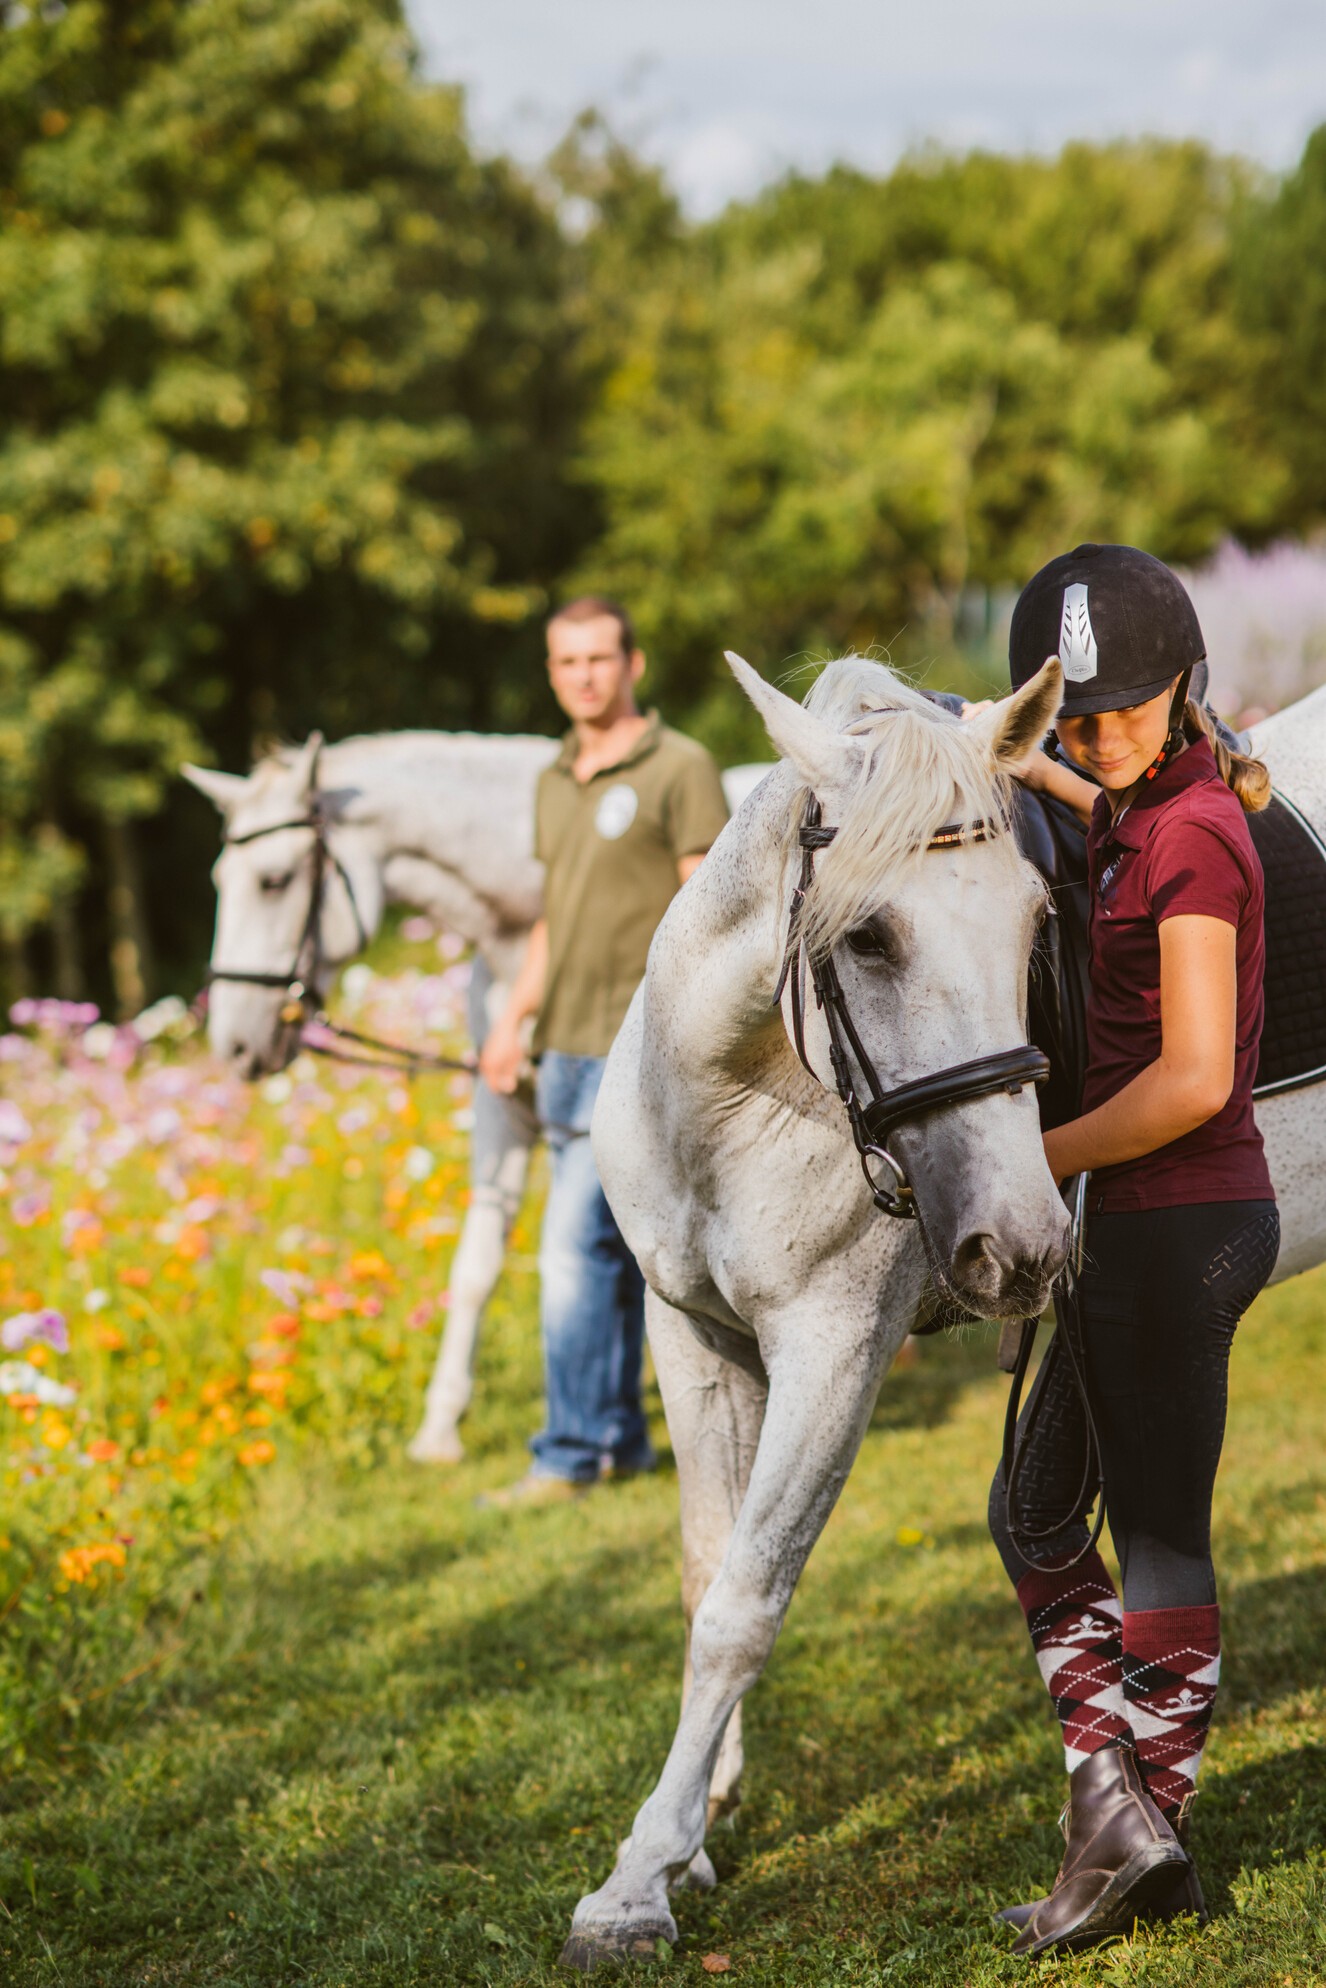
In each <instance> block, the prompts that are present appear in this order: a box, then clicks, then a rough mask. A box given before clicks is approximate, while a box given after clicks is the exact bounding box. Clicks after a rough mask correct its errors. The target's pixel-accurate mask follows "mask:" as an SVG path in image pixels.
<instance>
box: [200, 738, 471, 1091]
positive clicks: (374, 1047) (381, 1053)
mask: <svg viewBox="0 0 1326 1988" xmlns="http://www.w3.org/2000/svg"><path fill="white" fill-rule="evenodd" d="M316 781H317V767H316V762H315V765H314V788H313V792H312V793H311V794H310V796H309V803H308V813H307V814H305V815H300V816H298V817H297V818H295V819H293V820H290V821H275V822H272V823H270V824H269V826H268V827H266V828H254V829H250V830H249V832H248V834H247V835H226V836H223V838H222V840H223V842H224V844H225V846H226V847H227V848H230V849H242V848H243V847H244V846H245V845H246V844H247V843H250V842H260V841H261V840H262V839H263V837H264V836H267V835H280V834H282V833H283V832H284V831H285V830H287V829H292V828H306V829H308V830H309V832H310V833H311V835H312V837H313V888H312V890H311V892H310V894H309V905H308V914H307V916H306V917H305V919H304V929H303V931H302V932H301V933H300V936H299V943H298V945H297V946H296V947H295V956H294V959H293V960H292V961H291V963H290V969H289V971H288V972H287V973H261V972H257V971H252V972H249V971H240V969H238V968H230V967H221V966H209V967H208V968H207V970H206V972H205V974H204V975H203V987H204V989H206V988H208V987H211V986H212V985H213V984H214V983H215V982H217V981H226V982H229V983H231V984H233V985H236V986H240V987H270V988H272V989H274V990H275V991H277V992H279V993H283V994H284V995H285V997H286V999H285V1004H284V1006H283V1007H282V1009H281V1020H282V1022H283V1023H284V1024H285V1025H286V1026H287V1027H288V1028H297V1029H299V1031H300V1038H301V1041H300V1046H301V1048H304V1049H307V1050H308V1051H309V1052H310V1053H311V1054H312V1055H314V1056H323V1057H326V1058H328V1059H329V1060H330V1061H331V1062H334V1063H350V1064H359V1065H362V1066H363V1067H364V1068H367V1069H383V1070H399V1071H401V1072H402V1073H403V1074H404V1075H406V1076H413V1074H414V1073H415V1071H416V1070H464V1071H467V1072H468V1073H469V1074H470V1075H473V1073H474V1071H475V1069H476V1068H477V1065H476V1063H475V1061H474V1060H473V1058H469V1057H459V1056H437V1055H434V1054H432V1053H431V1052H430V1051H428V1050H423V1049H411V1048H409V1047H408V1046H407V1045H406V1044H404V1043H399V1042H384V1041H383V1040H382V1039H381V1038H380V1037H379V1036H374V1035H365V1034H363V1033H362V1032H361V1031H360V1030H358V1029H352V1028H347V1027H346V1026H345V1024H344V1023H342V1022H334V1021H333V1020H332V1019H331V1017H330V1016H329V1015H328V1014H327V1013H326V1012H325V1010H323V1009H322V1008H320V1007H319V1006H318V1003H317V990H318V985H319V982H320V981H321V979H322V977H323V974H324V972H325V970H326V967H327V964H328V962H327V960H326V958H325V957H324V955H323V950H322V914H323V910H324V909H325V904H326V895H327V879H328V877H329V875H335V876H337V877H339V878H340V880H341V882H342V884H343V885H344V886H345V894H346V896H347V898H348V899H349V901H350V910H351V913H352V914H353V917H354V921H355V930H356V934H357V937H358V940H359V945H358V947H357V950H358V951H361V952H362V951H363V950H364V949H365V947H367V945H368V943H369V933H368V931H367V928H366V927H365V924H364V920H363V915H362V913H361V912H360V909H359V903H358V900H357V899H356V897H355V893H354V885H353V884H352V883H351V881H350V874H349V871H348V870H347V869H346V867H345V865H344V863H343V862H342V861H341V859H340V857H339V856H338V855H337V854H336V851H335V850H334V849H333V848H332V846H331V844H330V842H329V840H328V827H329V818H328V810H327V808H326V806H325V805H324V797H323V796H322V795H321V794H319V793H318V791H317V785H316ZM310 1023H312V1024H314V1025H316V1027H317V1028H319V1029H322V1030H325V1031H326V1033H327V1034H328V1035H331V1036H334V1037H335V1038H336V1043H328V1042H317V1041H312V1042H311V1041H309V1040H308V1039H307V1038H306V1037H305V1036H304V1033H303V1032H304V1030H305V1029H306V1028H307V1027H308V1026H309V1024H310ZM340 1043H350V1044H352V1045H353V1052H350V1051H347V1050H344V1049H341V1048H340V1047H338V1046H337V1045H338V1044H340ZM365 1050H367V1051H372V1052H376V1053H375V1054H369V1055H364V1054H361V1053H359V1052H361V1051H365Z"/></svg>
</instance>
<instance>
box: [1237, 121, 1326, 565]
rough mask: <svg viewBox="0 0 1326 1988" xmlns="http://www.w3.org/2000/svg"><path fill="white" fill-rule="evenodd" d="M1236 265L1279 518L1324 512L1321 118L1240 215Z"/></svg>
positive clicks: (1311, 518) (1294, 524)
mask: <svg viewBox="0 0 1326 1988" xmlns="http://www.w3.org/2000/svg"><path fill="white" fill-rule="evenodd" d="M1235 267H1236V271H1237V276H1238V293H1239V303H1240V306H1241V310H1242V315H1243V319H1244V322H1245V323H1246V324H1247V326H1248V327H1249V329H1250V331H1251V332H1252V333H1253V334H1254V335H1255V336H1256V337H1257V339H1258V343H1259V356H1260V359H1261V366H1260V370H1259V373H1258V378H1257V381H1256V392H1255V396H1254V407H1255V410H1256V414H1257V416H1258V417H1259V418H1260V420H1261V421H1262V423H1263V425H1264V428H1265V430H1266V432H1267V436H1268V440H1269V442H1270V444H1271V446H1273V447H1274V448H1276V449H1278V450H1279V451H1280V452H1281V453H1282V455H1283V457H1284V460H1285V461H1286V463H1287V464H1288V467H1289V472H1290V476H1291V479H1292V484H1291V490H1290V493H1289V496H1288V499H1287V501H1286V503H1285V505H1284V507H1283V510H1282V516H1281V521H1282V522H1283V523H1284V524H1287V525H1288V526H1290V527H1291V528H1292V529H1296V530H1303V529H1311V528H1312V527H1314V526H1317V527H1319V526H1320V525H1321V524H1322V523H1323V521H1324V520H1326V124H1324V125H1321V126H1319V127H1318V129H1317V130H1316V131H1314V132H1313V134H1312V136H1311V137H1310V138H1309V139H1308V142H1307V146H1306V148H1305V150H1304V153H1303V157H1302V160H1301V161H1300V163H1299V166H1298V168H1297V170H1296V171H1295V172H1292V173H1291V174H1290V175H1289V176H1288V178H1287V179H1286V180H1285V181H1284V183H1283V185H1281V186H1280V187H1279V188H1276V189H1272V190H1270V191H1269V192H1268V193H1267V194H1266V195H1265V196H1264V197H1263V198H1261V199H1256V200H1252V201H1250V202H1249V203H1248V205H1247V208H1246V210H1245V211H1244V212H1243V213H1242V214H1241V215H1240V217H1239V225H1238V227H1237V229H1236V235H1235Z"/></svg>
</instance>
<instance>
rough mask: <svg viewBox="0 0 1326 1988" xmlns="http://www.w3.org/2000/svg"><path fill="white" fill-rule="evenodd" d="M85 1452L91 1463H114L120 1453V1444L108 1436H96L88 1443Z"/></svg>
mask: <svg viewBox="0 0 1326 1988" xmlns="http://www.w3.org/2000/svg"><path fill="white" fill-rule="evenodd" d="M87 1454H88V1455H89V1456H90V1457H91V1459H92V1461H93V1463H114V1461H115V1459H116V1457H117V1456H118V1455H119V1454H120V1446H119V1444H118V1443H113V1442H112V1441H111V1439H110V1437H109V1436H98V1437H97V1439H96V1441H95V1442H94V1443H89V1444H88V1446H87Z"/></svg>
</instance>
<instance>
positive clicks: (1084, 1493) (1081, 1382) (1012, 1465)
mask: <svg viewBox="0 0 1326 1988" xmlns="http://www.w3.org/2000/svg"><path fill="white" fill-rule="evenodd" d="M1087 1178H1088V1176H1087V1175H1086V1174H1085V1173H1081V1174H1079V1175H1078V1177H1077V1184H1076V1187H1075V1189H1074V1193H1073V1215H1072V1227H1071V1230H1070V1237H1069V1252H1068V1261H1067V1263H1066V1264H1065V1265H1064V1268H1063V1269H1062V1270H1061V1271H1060V1273H1059V1275H1058V1277H1057V1278H1056V1279H1055V1284H1054V1314H1055V1334H1056V1336H1055V1338H1054V1339H1053V1340H1052V1341H1051V1344H1050V1349H1049V1351H1048V1352H1047V1354H1046V1356H1045V1357H1046V1359H1047V1360H1050V1359H1052V1358H1058V1357H1059V1349H1062V1351H1063V1353H1064V1354H1065V1356H1066V1357H1067V1359H1068V1363H1069V1366H1070V1368H1071V1370H1072V1375H1073V1381H1074V1384H1075V1386H1076V1388H1077V1395H1078V1399H1079V1401H1080V1402H1081V1404H1082V1414H1083V1417H1084V1419H1085V1421H1086V1427H1087V1445H1086V1455H1085V1457H1084V1459H1083V1464H1082V1477H1081V1480H1080V1482H1079V1484H1078V1488H1077V1492H1076V1494H1075V1495H1074V1498H1073V1500H1072V1504H1071V1506H1070V1508H1069V1510H1068V1511H1067V1512H1066V1513H1065V1514H1064V1516H1063V1517H1062V1518H1059V1519H1057V1520H1055V1522H1054V1523H1053V1524H1052V1525H1048V1526H1043V1527H1041V1528H1040V1529H1039V1530H1034V1529H1033V1528H1032V1527H1031V1526H1024V1525H1023V1524H1022V1523H1021V1522H1020V1520H1019V1518H1018V1508H1017V1490H1018V1481H1019V1479H1020V1477H1021V1475H1022V1471H1023V1467H1024V1465H1025V1463H1026V1460H1027V1456H1028V1454H1029V1452H1030V1451H1031V1448H1032V1444H1033V1439H1034V1436H1035V1431H1036V1427H1037V1424H1038V1421H1039V1417H1040V1413H1041V1409H1042V1406H1043V1404H1044V1400H1045V1390H1044V1389H1043V1388H1042V1389H1041V1390H1040V1392H1039V1393H1034V1394H1033V1395H1032V1398H1031V1401H1030V1403H1029V1405H1028V1408H1027V1421H1026V1427H1025V1428H1024V1429H1023V1431H1022V1434H1021V1437H1020V1438H1019V1435H1018V1415H1019V1411H1020V1409H1021V1406H1022V1387H1023V1383H1024V1381H1025V1379H1026V1375H1027V1366H1028V1364H1029V1362H1030V1359H1031V1349H1032V1346H1033V1344H1034V1343H1035V1339H1036V1327H1037V1325H1038V1324H1039V1322H1040V1321H1039V1320H1038V1319H1034V1318H1029V1319H1024V1320H1023V1324H1022V1337H1021V1339H1020V1340H1019V1342H1018V1356H1017V1364H1016V1366H1015V1367H1014V1369H1013V1378H1012V1381H1011V1382H1010V1384H1009V1390H1008V1407H1007V1409H1006V1410H1005V1413H1004V1519H1005V1524H1006V1525H1007V1528H1008V1536H1009V1539H1010V1540H1011V1541H1012V1544H1013V1548H1014V1551H1015V1552H1016V1553H1017V1555H1018V1557H1019V1558H1020V1559H1021V1560H1023V1561H1025V1562H1026V1564H1027V1566H1028V1567H1035V1568H1037V1569H1040V1570H1043V1571H1046V1572H1049V1573H1065V1572H1067V1570H1068V1569H1069V1568H1070V1567H1076V1566H1077V1565H1078V1564H1079V1563H1080V1562H1081V1561H1083V1560H1085V1559H1086V1557H1087V1555H1088V1554H1089V1553H1091V1552H1093V1551H1094V1550H1095V1548H1096V1546H1097V1545H1098V1544H1099V1542H1100V1535H1101V1532H1102V1530H1103V1528H1104V1524H1105V1479H1104V1471H1103V1468H1102V1465H1101V1456H1100V1436H1099V1434H1098V1432H1097V1429H1096V1418H1095V1416H1094V1415H1093V1414H1092V1411H1091V1397H1090V1395H1089V1393H1088V1391H1087V1377H1086V1371H1085V1356H1084V1353H1083V1347H1082V1338H1081V1328H1082V1294H1081V1285H1080V1281H1079V1280H1080V1275H1081V1269H1082V1258H1083V1251H1084V1248H1085V1244H1086V1194H1087ZM1093 1483H1094V1486H1095V1489H1094V1491H1093V1489H1092V1486H1093ZM1093 1502H1094V1503H1095V1506H1096V1516H1095V1518H1094V1520H1093V1521H1092V1524H1091V1528H1090V1531H1089V1532H1088V1534H1087V1538H1086V1541H1085V1543H1084V1544H1083V1545H1082V1546H1080V1547H1079V1548H1078V1550H1077V1552H1076V1553H1074V1554H1073V1555H1072V1557H1071V1558H1070V1559H1068V1560H1061V1561H1056V1562H1053V1563H1051V1562H1049V1561H1045V1560H1040V1559H1038V1558H1037V1557H1036V1554H1035V1552H1034V1551H1032V1552H1028V1551H1027V1548H1028V1547H1030V1548H1033V1549H1034V1548H1035V1547H1038V1546H1041V1545H1043V1544H1044V1542H1045V1541H1046V1540H1047V1539H1054V1538H1056V1537H1057V1536H1058V1535H1059V1534H1060V1533H1061V1532H1064V1531H1066V1529H1067V1528H1068V1527H1069V1526H1071V1525H1072V1524H1073V1523H1074V1522H1075V1521H1076V1520H1078V1519H1079V1518H1080V1517H1085V1514H1086V1511H1087V1510H1088V1509H1089V1507H1090V1506H1091V1504H1092V1503H1093Z"/></svg>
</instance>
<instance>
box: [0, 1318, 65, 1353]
mask: <svg viewBox="0 0 1326 1988" xmlns="http://www.w3.org/2000/svg"><path fill="white" fill-rule="evenodd" d="M38 1343H40V1344H41V1345H43V1346H49V1347H50V1349H51V1351H52V1352H53V1353H67V1352H68V1351H69V1327H68V1326H67V1325H66V1324H65V1318H64V1313H63V1312H57V1311H52V1310H51V1309H50V1308H49V1307H47V1308H45V1309H43V1310H42V1311H39V1312H15V1313H14V1316H13V1317H12V1318H7V1319H6V1320H5V1322H4V1324H3V1325H0V1346H3V1347H4V1348H5V1350H6V1352H9V1353H21V1352H22V1350H23V1348H24V1347H25V1346H35V1345H37V1344H38Z"/></svg>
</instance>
